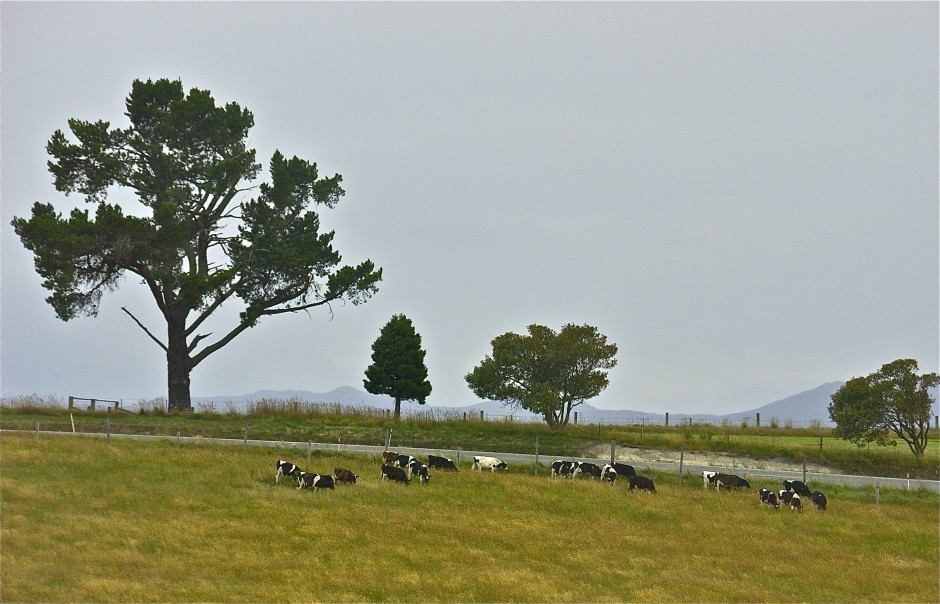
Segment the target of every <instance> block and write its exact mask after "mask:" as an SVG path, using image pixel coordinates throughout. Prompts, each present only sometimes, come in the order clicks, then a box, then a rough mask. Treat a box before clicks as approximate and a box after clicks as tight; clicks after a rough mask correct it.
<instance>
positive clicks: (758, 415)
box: [756, 413, 760, 428]
mask: <svg viewBox="0 0 940 604" xmlns="http://www.w3.org/2000/svg"><path fill="white" fill-rule="evenodd" d="M756 415H757V422H756V424H757V427H758V428H760V413H757V414H756Z"/></svg>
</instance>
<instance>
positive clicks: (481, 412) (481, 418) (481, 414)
mask: <svg viewBox="0 0 940 604" xmlns="http://www.w3.org/2000/svg"><path fill="white" fill-rule="evenodd" d="M480 421H481V422H482V421H483V410H482V409H481V410H480Z"/></svg>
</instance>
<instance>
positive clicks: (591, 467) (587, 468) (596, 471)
mask: <svg viewBox="0 0 940 604" xmlns="http://www.w3.org/2000/svg"><path fill="white" fill-rule="evenodd" d="M575 463H576V464H577V466H578V472H582V473H584V474H587V475H588V476H590V477H591V478H600V477H601V467H600V466H599V465H597V464H594V463H591V462H589V461H578V462H575Z"/></svg>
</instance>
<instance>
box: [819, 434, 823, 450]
mask: <svg viewBox="0 0 940 604" xmlns="http://www.w3.org/2000/svg"><path fill="white" fill-rule="evenodd" d="M819 450H820V451H822V436H820V437H819Z"/></svg>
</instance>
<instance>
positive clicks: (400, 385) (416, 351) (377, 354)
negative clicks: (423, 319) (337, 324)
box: [362, 315, 431, 420]
mask: <svg viewBox="0 0 940 604" xmlns="http://www.w3.org/2000/svg"><path fill="white" fill-rule="evenodd" d="M425 354H426V353H425V351H424V350H422V349H421V335H420V334H418V332H416V331H415V328H414V325H412V323H411V319H409V318H407V317H406V316H405V315H395V316H393V317H392V318H391V319H389V321H388V323H386V324H385V327H383V328H382V330H381V332H380V333H379V337H378V338H377V339H376V340H375V342H373V344H372V364H371V365H369V367H368V368H367V369H366V379H364V380H362V384H363V385H364V386H365V388H366V390H367V391H368V392H371V393H372V394H386V395H388V396H391V397H393V398H394V399H395V419H396V420H397V419H398V418H399V417H400V416H401V402H402V401H418V403H419V404H421V405H423V404H424V403H425V401H426V400H427V398H428V396H429V395H430V394H431V382H429V381H428V368H427V367H426V366H425V364H424V356H425Z"/></svg>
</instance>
